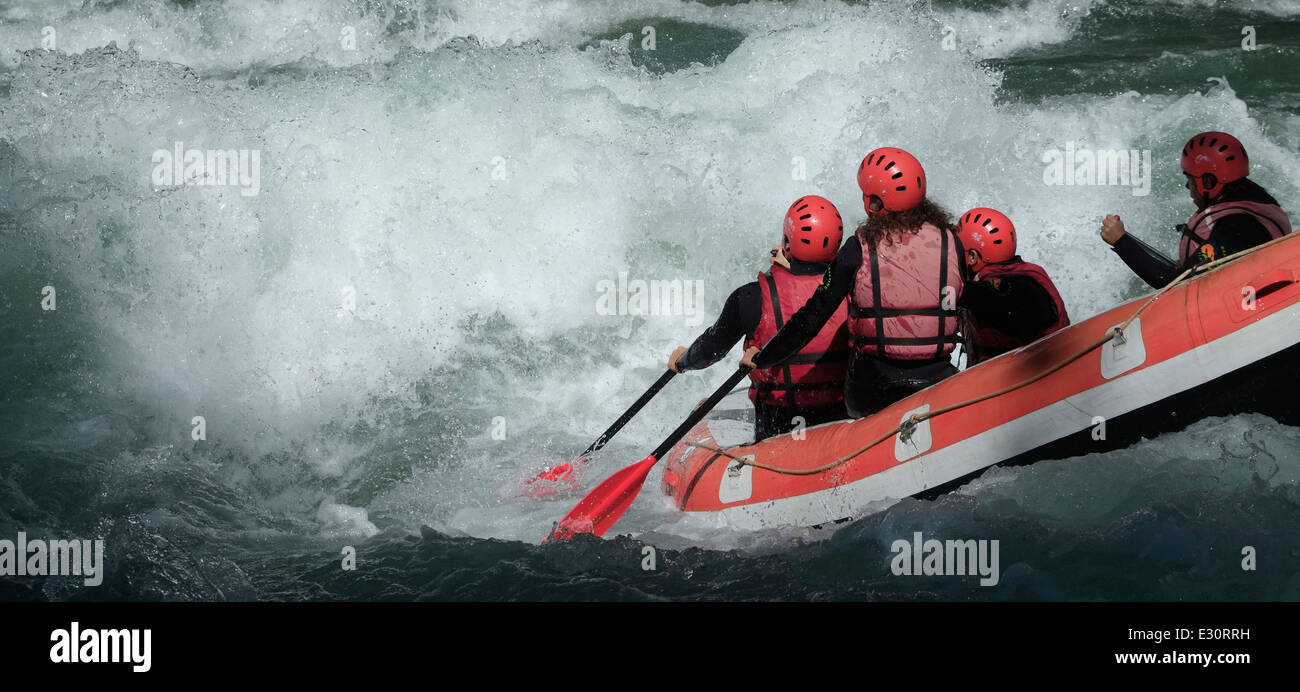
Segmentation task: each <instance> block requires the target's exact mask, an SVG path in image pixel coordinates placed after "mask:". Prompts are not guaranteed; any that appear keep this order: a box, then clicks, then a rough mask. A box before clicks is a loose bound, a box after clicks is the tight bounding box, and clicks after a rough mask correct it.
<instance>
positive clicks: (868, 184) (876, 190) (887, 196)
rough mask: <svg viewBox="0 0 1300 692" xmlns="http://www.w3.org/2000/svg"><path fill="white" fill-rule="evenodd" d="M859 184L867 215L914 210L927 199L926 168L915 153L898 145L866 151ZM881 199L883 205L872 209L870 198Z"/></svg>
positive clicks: (860, 169)
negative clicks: (908, 151)
mask: <svg viewBox="0 0 1300 692" xmlns="http://www.w3.org/2000/svg"><path fill="white" fill-rule="evenodd" d="M858 187H860V188H862V206H863V207H864V208H866V210H867V213H868V214H882V213H888V212H894V211H907V210H908V209H914V208H916V207H917V205H919V204H920V203H921V200H923V199H925V170H924V169H922V168H921V162H920V161H917V160H916V157H915V156H912V155H911V154H909V153H907V152H906V151H903V150H902V149H899V148H898V147H881V148H879V149H876V150H875V151H873V152H871V153H870V154H867V158H865V159H862V165H860V166H858ZM873 196H875V197H878V198H880V202H881V205H882V206H881V208H880V209H878V210H876V211H872V210H871V198H872V197H873Z"/></svg>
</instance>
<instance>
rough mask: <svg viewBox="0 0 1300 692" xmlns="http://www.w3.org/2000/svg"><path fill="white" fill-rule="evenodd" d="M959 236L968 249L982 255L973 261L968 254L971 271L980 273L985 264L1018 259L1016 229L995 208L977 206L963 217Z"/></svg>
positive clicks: (1005, 216) (959, 226) (959, 227)
mask: <svg viewBox="0 0 1300 692" xmlns="http://www.w3.org/2000/svg"><path fill="white" fill-rule="evenodd" d="M957 236H958V237H959V238H961V244H962V247H963V248H964V249H965V250H967V251H970V250H977V251H978V252H979V254H980V258H979V260H977V261H971V259H970V256H969V254H968V255H967V257H966V261H967V262H968V263H969V264H970V268H971V270H972V271H976V272H978V271H979V270H981V269H983V268H984V265H986V264H996V263H998V262H1005V261H1007V260H1009V259H1011V258H1012V257H1015V256H1016V227H1015V226H1014V225H1012V223H1011V219H1008V218H1007V215H1006V214H1003V213H1002V212H1000V211H998V210H996V209H989V208H988V207H976V208H974V209H971V210H970V211H968V212H966V213H965V214H962V215H961V223H960V224H959V225H958V227H957Z"/></svg>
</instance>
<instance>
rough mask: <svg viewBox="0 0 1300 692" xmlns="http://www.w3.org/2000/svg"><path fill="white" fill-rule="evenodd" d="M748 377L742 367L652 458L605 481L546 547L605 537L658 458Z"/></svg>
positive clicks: (559, 527)
mask: <svg viewBox="0 0 1300 692" xmlns="http://www.w3.org/2000/svg"><path fill="white" fill-rule="evenodd" d="M748 374H749V368H747V367H743V366H742V367H741V368H740V369H738V370H736V372H735V373H734V374H732V376H731V377H729V378H727V381H726V382H725V383H723V385H722V386H721V387H719V388H718V391H716V392H714V393H713V394H712V395H710V396H709V398H708V399H706V400H705V401H704V403H702V404H700V405H699V406H697V407H695V410H694V411H692V412H691V415H690V416H688V417H687V418H686V420H685V421H683V422H682V424H681V425H679V426H677V429H676V430H674V431H673V432H672V434H671V435H669V436H668V439H666V440H664V441H663V444H661V445H659V446H658V447H656V448H655V451H653V452H651V453H650V456H648V457H646V458H644V459H642V460H641V461H639V462H637V463H635V464H633V465H631V466H629V467H627V468H625V469H623V470H621V471H619V472H617V473H615V474H614V475H612V476H610V477H609V478H606V479H605V480H604V482H602V483H601V484H600V485H598V486H596V487H595V488H594V489H593V490H592V491H591V492H589V493H587V496H586V497H584V498H582V501H580V502H579V503H578V505H577V506H576V507H574V508H573V511H571V512H569V513H568V514H566V515H565V516H564V518H563V519H561V520H560V521H559V522H558V523H557V524H556V525H555V528H553V529H551V532H550V533H549V534H547V536H546V538H545V539H544V540H542V543H543V544H546V543H550V542H551V541H557V540H558V541H565V540H568V539H570V538H572V537H573V536H574V534H579V533H591V534H595V535H597V536H601V535H604V533H605V532H606V531H608V530H609V529H610V527H612V526H613V525H614V524H615V522H617V521H618V520H619V517H621V516H623V513H624V512H626V511H627V508H628V507H629V506H631V504H632V500H635V499H636V496H637V493H639V492H641V486H643V485H645V479H646V476H647V475H649V473H650V468H651V467H653V466H654V465H655V464H656V463H657V462H658V461H659V458H660V457H662V456H663V455H664V454H667V453H668V450H670V449H672V448H673V445H675V444H677V442H678V441H679V440H681V439H682V438H683V437H685V436H686V433H687V432H690V429H691V428H693V427H695V424H696V423H699V422H700V421H701V420H703V419H704V417H705V416H707V415H708V414H709V411H712V410H713V407H714V406H717V405H718V402H719V401H722V399H723V397H725V396H727V395H728V394H730V393H731V388H732V387H735V386H736V384H737V383H738V382H740V380H742V379H743V378H744V377H745V375H748Z"/></svg>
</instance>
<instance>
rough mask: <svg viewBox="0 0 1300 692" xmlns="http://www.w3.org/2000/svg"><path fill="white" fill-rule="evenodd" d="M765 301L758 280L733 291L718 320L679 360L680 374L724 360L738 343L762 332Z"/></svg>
mask: <svg viewBox="0 0 1300 692" xmlns="http://www.w3.org/2000/svg"><path fill="white" fill-rule="evenodd" d="M762 301H763V292H762V290H760V289H759V287H758V282H757V281H751V282H749V283H747V284H745V285H744V286H741V287H740V288H737V289H736V290H734V291H732V292H731V295H729V296H727V302H726V303H725V304H724V305H723V306H722V314H721V315H719V316H718V321H717V322H714V323H713V325H712V326H710V327H709V328H708V329H705V330H704V333H703V334H701V335H700V336H699V338H697V339H696V340H695V341H694V342H692V343H691V345H690V347H688V348H687V349H686V353H683V354H682V355H681V357H680V358H678V359H677V369H678V370H679V371H680V372H686V371H687V370H700V369H703V368H707V367H709V366H710V365H713V364H714V363H716V362H718V361H719V360H721V359H722V357H723V356H725V355H727V351H730V350H731V347H733V346H735V345H736V342H737V341H740V340H741V339H743V338H744V337H746V336H748V335H750V334H753V333H754V330H756V329H758V321H759V320H760V319H762V317H763V308H762V306H761V305H760V303H762Z"/></svg>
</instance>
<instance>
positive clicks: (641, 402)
mask: <svg viewBox="0 0 1300 692" xmlns="http://www.w3.org/2000/svg"><path fill="white" fill-rule="evenodd" d="M676 374H677V373H676V372H674V371H672V370H665V371H664V374H662V375H660V376H659V379H658V380H656V381H655V383H654V384H652V385H650V388H649V389H647V390H646V391H645V394H642V395H641V398H640V399H637V400H636V403H634V404H632V408H629V409H628V410H626V411H624V412H623V415H621V416H619V417H618V420H616V421H614V424H613V425H611V426H609V430H606V431H605V432H603V433H601V434H600V437H597V438H596V441H595V442H592V443H591V446H590V447H588V448H587V449H586V450H585V451H584V452H583V453H582V454H579V455H578V456H581V457H585V456H587V455H588V454H591V453H592V452H597V451H600V449H601V448H602V447H604V446H605V443H606V442H609V438H611V437H613V436H614V435H615V433H617V432H618V431H619V430H622V429H623V426H624V425H627V422H628V421H630V420H632V417H633V416H635V415H636V414H637V413H638V412H639V411H640V410H641V409H642V408H645V405H646V404H648V403H650V400H651V399H653V398H655V395H656V394H658V393H659V390H661V389H663V388H664V385H666V384H668V380H671V379H673V375H676Z"/></svg>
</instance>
